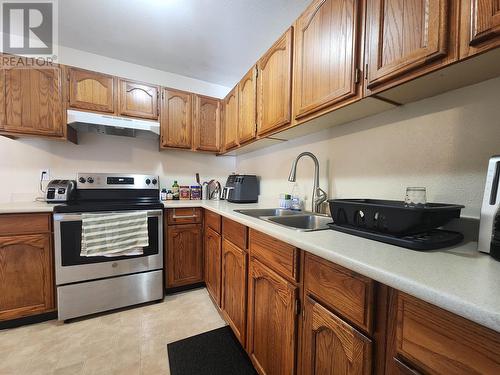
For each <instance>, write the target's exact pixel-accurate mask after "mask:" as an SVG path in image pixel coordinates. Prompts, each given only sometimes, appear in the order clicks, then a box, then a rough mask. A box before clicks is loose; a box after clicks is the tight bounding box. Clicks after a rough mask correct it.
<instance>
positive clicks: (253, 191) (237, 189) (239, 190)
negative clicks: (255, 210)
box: [222, 174, 260, 203]
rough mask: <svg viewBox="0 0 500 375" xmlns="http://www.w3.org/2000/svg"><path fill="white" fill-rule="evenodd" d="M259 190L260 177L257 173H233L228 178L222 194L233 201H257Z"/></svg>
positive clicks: (229, 200)
mask: <svg viewBox="0 0 500 375" xmlns="http://www.w3.org/2000/svg"><path fill="white" fill-rule="evenodd" d="M259 190H260V189H259V179H258V178H257V176H256V175H251V174H232V175H230V176H229V177H228V178H227V181H226V187H225V188H224V191H223V194H222V195H223V198H224V199H226V200H227V201H228V202H231V203H256V202H257V201H258V199H259V193H260V191H259Z"/></svg>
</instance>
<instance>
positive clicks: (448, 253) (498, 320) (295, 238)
mask: <svg viewBox="0 0 500 375" xmlns="http://www.w3.org/2000/svg"><path fill="white" fill-rule="evenodd" d="M165 207H167V208H175V207H203V208H206V209H208V210H211V211H213V212H216V213H218V214H220V215H222V216H225V217H227V218H230V219H232V220H234V221H237V222H239V223H241V224H244V225H246V226H248V227H250V228H253V229H256V230H259V231H261V232H263V233H266V234H268V235H270V236H273V237H275V238H277V239H280V240H282V241H284V242H287V243H289V244H291V245H293V246H296V247H298V248H300V249H303V250H305V251H308V252H310V253H312V254H315V255H318V256H320V257H322V258H324V259H327V260H329V261H332V262H334V263H337V264H339V265H341V266H344V267H346V268H349V269H351V270H353V271H356V272H358V273H360V274H362V275H365V276H368V277H370V278H372V279H374V280H376V281H379V282H381V283H383V284H386V285H388V286H390V287H393V288H396V289H399V290H401V291H403V292H406V293H408V294H410V295H413V296H415V297H417V298H420V299H422V300H424V301H427V302H429V303H432V304H434V305H436V306H439V307H442V308H444V309H446V310H448V311H451V312H453V313H455V314H458V315H460V316H463V317H465V318H467V319H470V320H472V321H475V322H477V323H479V324H482V325H484V326H486V327H489V328H491V329H493V330H495V331H497V332H500V293H498V287H499V286H500V262H497V261H495V260H494V259H492V258H491V257H489V256H488V255H484V254H481V253H478V252H477V251H476V247H477V243H475V242H465V243H462V244H461V245H459V246H454V247H452V248H448V249H443V250H438V251H430V252H418V251H412V250H407V249H404V248H401V247H397V246H393V245H388V244H384V243H380V242H376V241H372V240H367V239H364V238H360V237H356V236H352V235H348V234H344V233H340V232H336V231H332V230H325V231H318V232H297V231H294V230H292V229H288V228H284V227H281V226H278V225H274V224H272V223H269V222H266V221H263V220H260V219H255V218H252V217H250V216H246V215H243V214H240V213H237V212H234V210H235V209H241V208H271V207H276V205H272V204H271V205H270V204H257V203H256V204H233V203H228V202H226V201H167V202H165ZM52 210H53V205H48V204H46V203H43V202H31V203H28V202H22V203H3V204H2V203H0V213H18V212H51V211H52Z"/></svg>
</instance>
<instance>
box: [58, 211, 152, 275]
mask: <svg viewBox="0 0 500 375" xmlns="http://www.w3.org/2000/svg"><path fill="white" fill-rule="evenodd" d="M158 220H159V217H148V236H149V246H148V247H145V248H144V253H143V254H142V255H133V256H119V257H103V256H102V257H99V256H97V257H82V256H80V252H81V249H82V222H81V221H63V222H61V263H62V266H63V267H65V266H77V265H81V264H91V263H102V262H110V261H116V260H121V259H134V258H141V257H147V256H150V255H156V254H158V250H159V249H158V248H159V244H158Z"/></svg>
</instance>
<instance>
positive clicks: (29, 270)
mask: <svg viewBox="0 0 500 375" xmlns="http://www.w3.org/2000/svg"><path fill="white" fill-rule="evenodd" d="M26 220H29V218H27V219H26ZM2 234H4V233H3V232H2ZM54 309H55V298H54V260H53V253H52V240H51V234H50V233H43V234H23V235H12V236H11V235H7V236H3V235H2V236H0V321H2V320H9V319H16V318H21V317H26V316H29V315H35V314H41V313H46V312H50V311H53V310H54Z"/></svg>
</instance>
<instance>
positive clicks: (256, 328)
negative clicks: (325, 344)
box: [248, 258, 299, 375]
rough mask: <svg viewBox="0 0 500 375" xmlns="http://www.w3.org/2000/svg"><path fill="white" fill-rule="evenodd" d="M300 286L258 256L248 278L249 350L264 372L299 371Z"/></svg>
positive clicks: (252, 264) (251, 264)
mask: <svg viewBox="0 0 500 375" xmlns="http://www.w3.org/2000/svg"><path fill="white" fill-rule="evenodd" d="M298 290H299V288H298V287H297V286H295V285H294V284H292V283H291V282H289V281H287V280H286V279H284V278H283V277H282V276H280V275H278V274H277V273H276V272H274V271H272V270H271V269H270V268H268V267H267V266H265V265H264V264H262V263H260V262H259V261H257V260H256V259H255V258H252V259H251V260H250V271H249V281H248V353H249V355H250V358H251V359H252V362H253V363H254V365H255V367H256V368H257V369H258V370H259V373H261V374H269V375H273V374H276V375H278V374H295V347H296V343H297V304H298Z"/></svg>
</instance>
